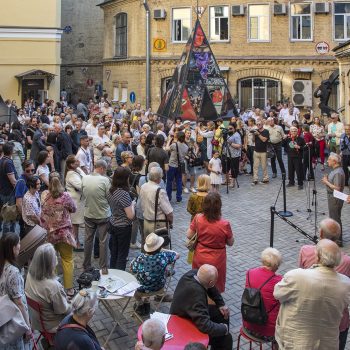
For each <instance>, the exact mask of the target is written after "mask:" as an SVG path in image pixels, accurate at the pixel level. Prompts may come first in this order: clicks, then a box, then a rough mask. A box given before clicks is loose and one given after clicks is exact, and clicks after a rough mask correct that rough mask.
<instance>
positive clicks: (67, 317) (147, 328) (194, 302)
mask: <svg viewBox="0 0 350 350" xmlns="http://www.w3.org/2000/svg"><path fill="white" fill-rule="evenodd" d="M7 104H8V106H9V108H11V109H12V110H13V111H15V112H16V114H17V120H15V121H11V122H10V123H4V124H3V125H1V130H0V178H1V183H0V204H1V207H2V209H1V213H2V218H1V220H2V221H1V223H0V225H1V233H2V236H1V239H0V296H2V295H8V296H9V297H10V299H11V300H12V301H13V302H14V303H15V304H16V306H17V307H18V309H19V311H20V313H21V315H22V316H23V320H24V322H25V323H26V324H27V326H28V329H27V330H26V331H25V332H24V334H23V333H22V334H20V336H19V337H18V338H16V339H14V340H13V342H11V343H9V344H7V345H5V346H2V345H1V343H0V349H6V350H12V349H25V348H26V346H28V341H29V340H31V339H32V336H33V335H32V331H31V330H32V329H39V330H40V329H41V328H42V324H41V322H40V320H39V319H38V317H37V315H35V313H32V312H31V313H30V314H29V312H28V306H27V299H28V300H34V301H36V302H39V303H40V304H41V306H42V317H43V320H44V324H45V329H46V330H48V331H49V333H52V334H55V333H56V336H55V339H56V340H55V344H56V348H57V349H59V350H60V349H62V350H63V349H68V348H71V347H72V346H74V348H79V349H80V348H86V349H101V346H100V344H99V342H98V340H97V338H96V336H95V334H94V332H93V330H92V329H91V328H90V327H89V326H88V323H89V321H90V320H91V319H92V317H93V315H94V312H95V310H96V308H97V305H98V300H97V297H96V295H95V294H94V293H93V292H91V291H90V290H85V289H82V290H80V291H77V290H76V289H75V288H74V255H75V254H76V252H82V253H83V266H82V267H83V270H84V271H85V272H91V271H93V270H94V267H93V263H92V258H94V259H96V260H98V268H99V269H100V270H101V273H102V275H106V274H108V269H109V268H110V269H119V270H126V269H130V271H131V272H132V273H133V274H134V275H135V276H136V278H137V280H138V282H139V283H140V287H139V288H138V289H137V291H136V292H135V301H136V302H135V305H134V309H135V312H137V313H138V314H139V315H140V316H147V315H149V312H150V296H151V295H152V296H154V299H155V300H160V299H161V300H163V301H166V302H171V303H172V304H171V307H170V313H172V314H175V315H179V316H180V317H186V318H189V319H191V320H192V321H193V323H194V324H195V325H196V327H197V328H198V329H199V330H200V331H202V332H203V333H206V334H208V335H209V338H210V344H211V347H212V349H213V350H217V349H232V335H231V333H230V330H229V324H230V323H229V314H230V310H229V308H228V307H227V306H226V305H225V301H224V299H223V297H222V295H221V294H222V293H223V292H224V291H225V284H226V247H231V246H232V245H233V244H234V234H233V232H232V229H231V225H230V222H229V221H228V220H225V219H224V218H223V217H222V201H221V195H220V186H221V185H227V186H228V187H230V188H235V187H238V177H239V176H242V175H244V174H246V175H248V176H252V186H256V185H258V183H259V172H260V168H261V170H262V179H261V183H262V184H264V185H265V184H268V183H269V181H270V180H269V175H268V171H267V168H268V163H270V164H271V169H272V177H274V178H275V177H277V164H276V162H277V163H278V165H279V168H280V172H281V175H282V178H283V179H286V178H288V180H289V182H288V185H287V186H288V187H292V186H294V185H295V179H296V181H297V184H298V189H303V186H304V181H315V168H316V167H317V166H318V165H317V164H320V166H318V167H319V168H320V169H319V170H320V171H324V170H325V165H326V164H325V162H326V158H325V157H326V155H328V159H327V164H328V167H329V168H330V170H331V172H330V173H329V175H325V176H324V177H323V178H322V183H323V184H324V185H325V186H326V188H327V196H328V197H327V198H328V205H329V218H328V219H326V220H323V221H322V222H321V224H320V238H321V240H320V242H319V243H318V245H317V247H315V246H304V247H302V249H301V252H300V257H299V264H300V268H302V269H305V271H303V270H300V269H297V270H292V271H290V272H288V273H287V274H286V275H285V276H284V277H283V276H281V275H278V274H277V273H276V272H277V270H278V268H279V266H280V264H281V261H282V256H281V254H280V253H279V252H278V251H277V250H276V249H272V248H267V249H265V250H264V251H263V252H262V255H261V262H262V266H260V267H258V268H254V269H251V270H249V271H248V272H247V277H246V285H245V288H246V289H247V288H250V289H252V288H253V289H259V290H260V292H261V298H262V300H263V303H264V305H265V308H266V310H267V316H266V317H267V318H266V320H265V322H264V323H263V324H257V323H256V322H254V321H252V318H249V319H245V318H244V317H243V331H244V332H245V333H246V334H247V335H248V336H249V337H253V338H255V339H258V340H259V339H260V340H261V341H265V342H272V343H273V344H274V346H275V347H276V348H277V344H278V346H279V347H280V348H281V349H289V348H290V349H293V348H294V349H297V348H310V349H311V348H314V346H316V344H323V345H322V346H323V348H327V349H338V348H339V349H345V343H346V338H347V331H348V328H349V314H348V312H347V307H348V303H349V301H350V300H349V296H350V294H349V291H350V282H349V281H350V280H349V279H348V278H347V277H345V276H348V277H350V258H349V257H347V256H346V255H344V254H341V252H340V250H339V248H338V246H337V244H336V243H338V245H341V244H342V226H341V210H342V206H343V201H342V200H340V199H337V198H334V196H333V191H334V190H337V191H340V192H342V191H343V189H344V187H345V186H348V185H349V169H348V167H349V165H350V139H349V137H350V125H345V126H344V125H343V123H341V122H340V121H339V116H338V115H337V114H336V113H333V114H332V115H331V118H330V119H328V118H327V117H326V116H322V117H317V116H315V115H314V113H313V112H312V111H311V110H310V111H308V112H307V113H305V114H304V115H303V116H301V114H300V111H299V110H298V109H297V108H296V107H294V106H293V105H292V104H289V105H288V104H285V103H278V104H277V105H276V106H272V105H271V103H270V101H268V102H267V104H266V107H265V109H264V110H260V109H258V108H254V109H252V110H245V109H244V108H242V109H241V110H240V109H239V108H238V112H239V116H234V117H232V118H231V119H230V120H229V121H223V120H221V119H219V120H216V121H215V122H214V121H208V122H206V123H203V122H198V123H194V122H190V121H184V120H182V119H181V118H180V117H177V118H175V120H174V121H170V120H163V119H161V118H159V117H158V116H157V115H156V114H154V113H152V111H151V110H150V109H149V110H147V111H146V110H143V109H142V108H141V105H140V104H139V103H137V104H136V105H135V106H134V108H133V109H127V106H126V104H122V105H120V106H117V107H114V108H112V107H111V103H110V102H109V101H108V99H107V98H105V97H101V98H100V99H99V100H98V101H95V100H92V99H91V100H90V101H89V102H88V103H87V104H84V103H83V102H82V101H79V103H78V105H77V106H70V105H68V104H67V102H66V100H65V98H64V96H62V97H61V100H60V102H57V103H54V101H52V100H46V101H45V102H44V103H42V104H38V103H37V102H36V101H34V100H31V99H28V100H27V101H25V103H24V105H23V108H17V106H16V103H15V101H7ZM284 153H285V154H286V156H287V164H288V166H287V171H288V176H287V171H286V169H285V165H284V160H283V156H284ZM188 183H189V185H188ZM174 191H175V200H176V202H182V201H183V199H184V194H189V193H190V195H189V196H188V202H187V211H188V213H189V214H190V216H191V220H190V224H189V226H188V230H187V233H186V237H184V239H185V238H187V242H192V243H194V244H191V248H189V252H188V256H187V261H188V262H189V263H190V264H191V266H192V270H191V271H189V272H187V273H185V274H184V275H183V276H182V277H181V278H180V280H179V282H178V284H177V286H176V289H175V292H174V295H173V296H172V295H170V294H168V295H165V296H164V295H160V293H159V294H158V293H157V292H160V291H161V290H162V289H163V287H164V285H165V282H166V276H167V274H169V273H171V270H172V269H173V268H174V265H175V263H176V260H177V259H179V254H178V253H177V252H175V251H172V250H169V248H170V246H171V244H170V243H171V237H170V235H169V230H170V229H171V228H172V226H173V224H174V220H175V219H176V213H175V212H174V201H173V199H172V196H173V194H174ZM349 202H350V200H349ZM13 211H15V212H16V214H15V216H14V215H11V214H13ZM37 226H40V227H42V228H44V229H45V230H46V243H45V244H43V245H41V246H40V247H38V248H37V249H36V251H35V253H34V256H33V257H32V259H31V261H30V262H28V263H29V266H28V269H27V274H26V275H25V283H24V279H23V275H22V273H21V272H20V270H19V269H18V268H17V266H16V259H17V257H18V255H19V253H20V239H23V238H24V237H27V236H30V234H31V233H32V232H33V230H35V228H36V227H37ZM82 233H83V236H84V239H82ZM334 242H336V243H334ZM130 249H136V250H140V254H139V255H138V256H137V257H136V258H135V259H133V260H132V261H130V266H129V267H128V259H129V258H128V257H129V252H130ZM57 255H59V257H60V261H61V267H62V271H63V278H62V284H61V283H60V282H59V281H58V279H57V276H56V266H57V264H58V259H57ZM311 266H312V268H311V269H310V267H311ZM324 281H327V283H325V282H324ZM295 286H298V287H295ZM321 286H322V288H321ZM242 287H243V286H242ZM333 288H335V289H336V292H335V291H334V290H333ZM320 290H321V291H320ZM188 295H191V296H193V297H191V298H188ZM208 299H209V300H210V302H209V303H208ZM291 300H293V301H292V302H291ZM325 300H326V301H325ZM321 302H322V305H324V307H322V308H318V307H316V306H317V305H318V303H321ZM0 310H1V306H0ZM153 321H154V320H153ZM153 321H152V320H150V321H149V322H145V323H144V325H143V331H142V342H139V343H138V344H137V345H136V348H137V349H153V350H158V349H160V348H161V347H162V345H163V344H164V339H165V338H164V337H165V330H164V329H163V328H162V327H161V326H160V325H159V324H157V322H153ZM0 333H1V325H0ZM296 333H297V335H298V336H296ZM338 344H339V345H338ZM305 346H306V347H305ZM187 348H188V349H201V345H200V344H189V345H188V346H187V347H186V349H187Z"/></svg>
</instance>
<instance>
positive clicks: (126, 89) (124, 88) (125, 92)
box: [120, 87, 128, 103]
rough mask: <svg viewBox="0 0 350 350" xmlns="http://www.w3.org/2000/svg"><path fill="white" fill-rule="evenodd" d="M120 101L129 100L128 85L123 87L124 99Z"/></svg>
mask: <svg viewBox="0 0 350 350" xmlns="http://www.w3.org/2000/svg"><path fill="white" fill-rule="evenodd" d="M120 102H124V103H126V102H128V88H127V87H122V99H121V100H120Z"/></svg>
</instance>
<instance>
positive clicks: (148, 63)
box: [143, 0, 151, 109]
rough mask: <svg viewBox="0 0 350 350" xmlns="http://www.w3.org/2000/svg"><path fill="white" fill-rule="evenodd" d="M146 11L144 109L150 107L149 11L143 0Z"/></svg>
mask: <svg viewBox="0 0 350 350" xmlns="http://www.w3.org/2000/svg"><path fill="white" fill-rule="evenodd" d="M143 6H144V7H145V10H146V109H148V108H150V106H151V28H150V26H151V11H150V8H149V6H148V3H147V0H143Z"/></svg>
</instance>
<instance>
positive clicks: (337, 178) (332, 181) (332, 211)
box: [322, 153, 345, 247]
mask: <svg viewBox="0 0 350 350" xmlns="http://www.w3.org/2000/svg"><path fill="white" fill-rule="evenodd" d="M327 163H328V166H329V167H330V168H332V171H331V172H330V173H329V174H328V175H325V176H324V177H323V178H322V183H323V184H324V185H326V188H327V199H328V211H329V217H330V218H331V219H333V220H335V221H336V222H337V223H338V224H339V225H340V228H341V231H343V230H342V222H341V210H342V208H343V204H344V202H343V201H342V200H341V199H338V198H335V197H334V196H333V191H334V190H336V191H340V192H343V190H344V186H345V173H344V170H343V168H342V166H341V157H340V156H339V155H338V154H336V153H331V154H330V155H329V157H328V160H327ZM339 245H340V246H341V247H342V246H343V232H341V233H340V237H339Z"/></svg>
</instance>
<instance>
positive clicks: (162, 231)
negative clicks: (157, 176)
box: [154, 187, 171, 249]
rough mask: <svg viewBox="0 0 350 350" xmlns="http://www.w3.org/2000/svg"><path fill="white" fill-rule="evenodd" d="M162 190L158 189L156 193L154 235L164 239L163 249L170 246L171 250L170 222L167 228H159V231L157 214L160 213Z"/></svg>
mask: <svg viewBox="0 0 350 350" xmlns="http://www.w3.org/2000/svg"><path fill="white" fill-rule="evenodd" d="M160 190H161V188H160V187H158V188H157V192H156V200H155V208H154V233H155V234H156V235H157V236H160V237H163V238H164V243H163V247H166V246H168V245H170V249H171V239H170V235H169V226H168V222H167V220H165V221H166V227H162V228H158V229H157V213H158V202H159V192H160Z"/></svg>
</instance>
